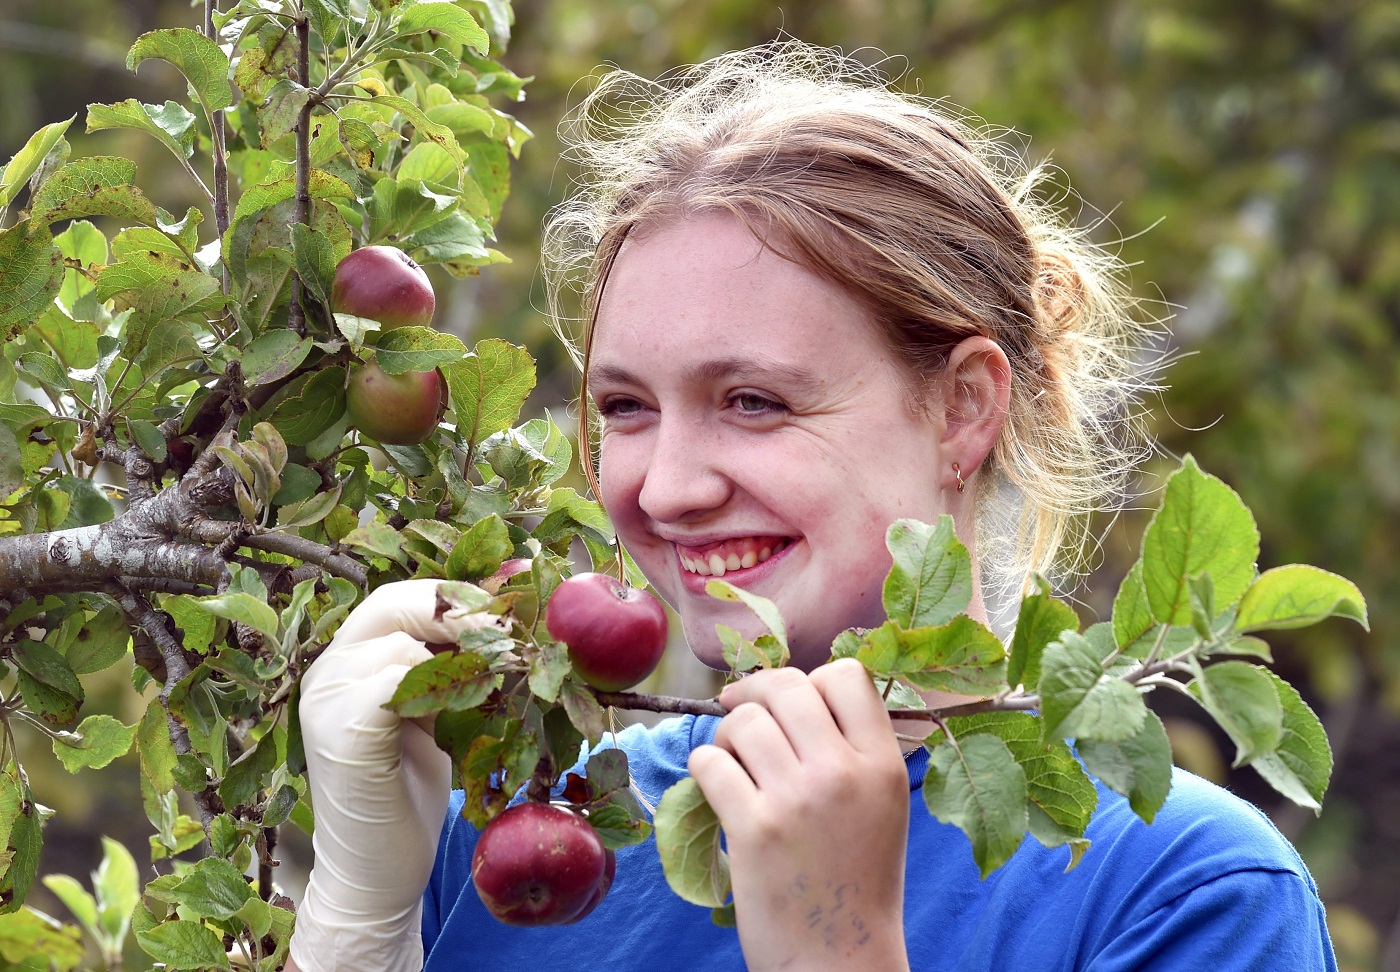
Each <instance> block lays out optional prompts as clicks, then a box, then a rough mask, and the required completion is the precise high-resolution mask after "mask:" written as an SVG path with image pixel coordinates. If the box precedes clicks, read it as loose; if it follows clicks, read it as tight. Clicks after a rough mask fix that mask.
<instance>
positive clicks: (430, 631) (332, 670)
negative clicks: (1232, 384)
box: [291, 580, 495, 972]
mask: <svg viewBox="0 0 1400 972" xmlns="http://www.w3.org/2000/svg"><path fill="white" fill-rule="evenodd" d="M437 586H438V582H437V581H435V580H410V581H402V582H399V583H395V584H386V585H384V586H383V587H380V588H377V589H376V590H375V591H374V592H373V593H371V594H370V595H369V596H368V597H367V598H365V600H364V602H363V603H361V604H360V605H359V606H358V607H356V608H355V610H354V611H352V612H351V613H350V616H349V617H348V618H346V619H345V622H344V623H343V624H342V625H341V627H340V631H339V632H338V633H337V634H336V636H335V638H334V640H332V642H331V644H330V646H329V647H328V648H327V649H326V651H325V652H324V653H323V654H322V655H321V657H319V658H318V659H316V661H315V662H314V663H313V664H312V665H311V668H310V670H309V671H308V672H307V674H306V677H305V678H303V679H302V683H301V728H302V735H303V738H304V739H305V741H306V763H307V777H308V781H309V783H310V786H311V801H312V809H313V810H314V811H315V813H316V829H315V833H314V835H313V837H312V846H313V848H314V850H315V854H316V858H315V865H314V866H313V867H312V870H311V876H310V879H309V881H308V883H307V887H306V896H305V898H304V899H303V900H302V903H301V906H300V907H299V908H298V910H297V923H296V931H295V933H294V934H293V936H292V943H291V955H292V959H293V961H294V962H295V964H296V966H297V967H298V968H300V969H301V970H302V972H331V970H336V972H347V970H356V972H358V970H364V972H370V970H373V972H410V970H412V972H419V970H421V969H422V967H423V942H422V938H421V934H420V930H419V923H420V920H421V915H422V897H423V889H424V888H425V887H427V884H428V878H429V876H430V875H431V874H432V868H433V859H434V857H435V855H436V852H437V843H438V838H439V836H440V835H441V832H442V825H443V820H444V818H445V816H446V814H447V797H448V790H449V787H450V783H451V771H452V764H451V760H450V759H449V758H448V756H447V754H446V753H444V752H442V751H441V750H440V749H438V748H437V746H436V744H435V743H434V742H433V737H432V735H431V730H430V727H429V726H427V725H420V724H419V723H418V722H416V721H413V720H408V721H405V720H402V719H400V718H399V717H398V716H397V715H395V714H394V713H393V712H390V711H389V710H388V709H385V708H383V704H384V703H385V702H387V701H388V700H389V698H390V696H392V695H393V694H394V690H395V689H396V688H397V687H398V684H399V681H400V680H401V679H402V678H403V675H404V673H405V672H407V671H408V669H409V668H411V667H412V666H414V665H417V664H419V663H420V662H423V661H426V660H427V659H429V658H431V657H432V654H431V652H429V651H428V649H427V648H426V647H425V646H424V642H447V643H455V642H456V640H457V634H458V633H459V632H461V631H463V630H466V629H470V628H480V627H483V626H485V625H487V624H490V623H493V622H494V620H495V619H494V618H492V617H490V616H488V615H485V614H461V613H455V612H449V613H447V614H446V615H444V616H443V617H442V618H440V619H438V620H434V619H433V612H434V609H435V607H436V603H437V595H436V592H437Z"/></svg>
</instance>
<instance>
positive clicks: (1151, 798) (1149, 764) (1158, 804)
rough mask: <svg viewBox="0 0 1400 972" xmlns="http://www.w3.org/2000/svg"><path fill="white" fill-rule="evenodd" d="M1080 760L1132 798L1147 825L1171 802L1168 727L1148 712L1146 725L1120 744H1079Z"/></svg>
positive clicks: (1129, 803) (1106, 783)
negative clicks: (1169, 794)
mask: <svg viewBox="0 0 1400 972" xmlns="http://www.w3.org/2000/svg"><path fill="white" fill-rule="evenodd" d="M1078 750H1079V758H1080V759H1082V760H1084V766H1085V768H1086V769H1088V771H1089V772H1090V773H1093V774H1094V776H1096V777H1098V778H1099V779H1100V780H1102V781H1103V783H1104V785H1105V786H1107V787H1108V788H1109V789H1111V790H1113V791H1115V792H1117V793H1121V794H1122V795H1123V796H1125V797H1127V798H1128V805H1129V806H1130V807H1132V809H1133V812H1134V813H1136V814H1137V815H1138V816H1139V817H1141V818H1142V820H1143V821H1144V822H1145V823H1151V822H1152V820H1153V818H1154V817H1156V816H1157V811H1158V810H1160V809H1162V805H1163V804H1164V803H1166V802H1167V794H1168V792H1170V790H1171V785H1172V747H1171V741H1170V740H1169V739H1168V738H1167V730H1166V727H1164V726H1163V725H1162V720H1161V719H1159V718H1157V714H1156V713H1155V712H1152V711H1151V710H1148V713H1147V718H1146V719H1144V720H1143V722H1142V726H1141V727H1139V729H1138V731H1137V732H1136V733H1135V734H1134V735H1132V736H1131V737H1129V738H1127V739H1124V740H1121V741H1119V742H1105V741H1101V740H1097V739H1085V740H1083V741H1082V742H1080V743H1078Z"/></svg>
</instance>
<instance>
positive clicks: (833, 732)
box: [720, 668, 844, 760]
mask: <svg viewBox="0 0 1400 972" xmlns="http://www.w3.org/2000/svg"><path fill="white" fill-rule="evenodd" d="M720 702H721V703H722V704H723V705H725V706H727V707H729V708H730V709H731V710H732V709H734V708H736V707H738V706H741V705H744V704H745V703H752V704H755V705H760V706H762V707H763V708H765V709H767V710H768V711H769V712H771V713H772V714H773V718H774V719H775V720H776V721H777V723H778V725H780V726H781V727H782V729H783V732H784V734H785V735H786V736H787V738H788V739H789V740H790V741H791V745H792V748H793V751H794V752H795V753H796V754H797V757H798V758H799V759H802V760H809V759H815V758H818V757H820V756H823V755H826V754H830V753H831V752H833V751H834V750H835V748H836V747H839V746H842V745H843V744H844V740H843V739H842V738H841V730H840V727H839V726H838V725H837V722H836V720H835V719H834V718H833V716H832V714H831V712H830V711H829V710H828V708H827V702H826V699H825V698H823V697H822V694H821V693H820V692H818V691H817V689H816V686H814V685H813V684H812V682H811V679H810V678H809V677H808V676H807V675H806V674H804V673H803V672H800V671H798V670H797V669H795V668H779V669H773V670H770V671H765V672H755V673H754V674H752V675H749V676H747V677H745V678H742V679H740V680H739V681H737V682H734V683H732V684H730V685H729V686H727V687H726V688H725V689H724V691H723V692H721V693H720ZM720 724H721V725H723V723H722V722H721V723H720Z"/></svg>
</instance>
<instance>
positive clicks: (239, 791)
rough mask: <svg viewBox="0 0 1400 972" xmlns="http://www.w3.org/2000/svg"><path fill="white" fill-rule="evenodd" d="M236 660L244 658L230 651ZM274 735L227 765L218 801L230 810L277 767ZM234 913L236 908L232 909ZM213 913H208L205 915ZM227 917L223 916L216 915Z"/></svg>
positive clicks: (250, 796)
mask: <svg viewBox="0 0 1400 972" xmlns="http://www.w3.org/2000/svg"><path fill="white" fill-rule="evenodd" d="M230 654H232V655H234V656H236V657H238V658H247V656H246V655H241V654H238V653H237V652H230ZM277 762H278V754H277V733H275V732H273V731H272V730H268V731H267V732H265V733H263V735H262V738H260V739H259V740H258V741H257V744H256V745H254V746H251V747H249V748H248V749H246V750H244V751H243V754H242V755H241V756H239V757H238V759H236V760H234V761H233V762H232V763H230V764H229V767H228V771H227V772H225V773H224V778H223V780H222V781H220V783H219V798H220V799H222V800H223V801H224V804H225V805H226V806H229V807H239V806H246V805H248V804H250V803H252V802H253V801H254V800H255V799H256V798H257V795H258V791H259V790H261V789H262V786H263V782H264V780H266V779H267V776H268V774H269V773H271V772H272V771H273V770H275V769H276V768H277ZM189 789H193V787H190V788H189ZM235 910H237V908H236V907H235ZM205 913H206V914H212V913H211V912H205ZM216 917H226V916H216Z"/></svg>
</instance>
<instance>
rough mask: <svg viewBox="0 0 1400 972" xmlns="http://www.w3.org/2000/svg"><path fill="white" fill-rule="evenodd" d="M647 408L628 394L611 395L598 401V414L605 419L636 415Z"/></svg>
mask: <svg viewBox="0 0 1400 972" xmlns="http://www.w3.org/2000/svg"><path fill="white" fill-rule="evenodd" d="M644 408H645V406H644V405H642V403H641V402H639V401H637V400H636V399H635V398H628V397H627V396H626V395H609V396H608V397H606V398H604V399H603V400H602V401H601V402H599V403H598V414H599V415H601V416H603V418H605V419H624V418H627V417H628V416H631V415H636V414H638V413H639V412H641V411H642V410H643V409H644Z"/></svg>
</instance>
